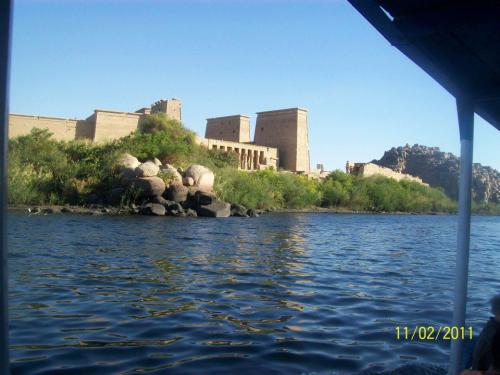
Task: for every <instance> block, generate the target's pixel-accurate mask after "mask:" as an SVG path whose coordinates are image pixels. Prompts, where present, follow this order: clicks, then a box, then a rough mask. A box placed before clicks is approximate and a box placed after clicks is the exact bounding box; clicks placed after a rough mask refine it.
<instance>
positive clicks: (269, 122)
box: [254, 108, 310, 172]
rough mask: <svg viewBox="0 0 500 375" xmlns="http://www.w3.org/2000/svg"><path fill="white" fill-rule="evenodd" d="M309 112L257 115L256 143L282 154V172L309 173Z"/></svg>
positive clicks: (262, 113)
mask: <svg viewBox="0 0 500 375" xmlns="http://www.w3.org/2000/svg"><path fill="white" fill-rule="evenodd" d="M307 126H308V124H307V111H306V110H304V109H300V108H290V109H281V110H277V111H267V112H259V113H257V123H256V125H255V136H254V143H255V144H257V145H264V146H269V147H274V148H277V149H278V150H279V159H280V168H283V169H286V170H289V171H292V172H309V170H310V163H309V141H308V130H307Z"/></svg>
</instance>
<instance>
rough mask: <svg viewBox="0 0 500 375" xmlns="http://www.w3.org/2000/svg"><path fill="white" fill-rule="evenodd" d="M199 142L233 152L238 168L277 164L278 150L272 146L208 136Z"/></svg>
mask: <svg viewBox="0 0 500 375" xmlns="http://www.w3.org/2000/svg"><path fill="white" fill-rule="evenodd" d="M199 142H200V144H201V145H202V146H204V147H207V148H208V149H209V150H221V151H226V152H234V153H235V154H236V155H237V157H238V160H239V169H242V170H262V169H267V168H271V167H272V168H274V169H277V168H278V165H279V160H278V150H277V149H276V148H273V147H267V146H259V145H255V144H253V143H240V142H230V141H222V140H219V139H208V138H204V139H201V140H199Z"/></svg>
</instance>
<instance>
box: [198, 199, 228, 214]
mask: <svg viewBox="0 0 500 375" xmlns="http://www.w3.org/2000/svg"><path fill="white" fill-rule="evenodd" d="M196 213H197V214H198V216H204V217H229V216H230V215H231V205H230V204H229V203H226V202H221V201H216V202H213V203H211V204H208V205H206V206H200V207H198V208H197V209H196Z"/></svg>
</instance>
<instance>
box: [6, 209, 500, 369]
mask: <svg viewBox="0 0 500 375" xmlns="http://www.w3.org/2000/svg"><path fill="white" fill-rule="evenodd" d="M455 229H456V217H455V216H426V215H419V216H413V215H350V214H345V215H341V214H327V213H318V214H311V213H307V214H299V213H297V214H285V213H281V214H268V215H264V216H261V217H259V218H253V219H244V218H228V219H202V218H198V219H190V218H171V217H143V216H141V217H137V216H136V217H133V216H132V217H110V216H101V217H96V216H78V215H46V216H41V215H32V216H28V215H27V214H21V213H12V214H11V215H10V222H9V239H8V240H9V245H10V249H9V252H10V253H9V263H10V265H9V266H10V334H11V361H12V371H13V373H14V374H115V373H120V374H136V373H147V374H150V373H157V374H186V373H203V374H208V373H217V374H220V373H232V374H255V373H257V374H268V373H269V374H274V373H276V374H279V373H284V374H294V373H310V372H315V373H329V374H351V373H357V372H359V371H362V370H366V369H371V370H373V371H382V370H391V369H394V368H397V367H399V366H402V365H404V364H415V363H428V364H433V365H437V366H441V367H445V366H446V364H447V360H448V348H449V342H448V341H446V340H443V339H441V338H440V339H438V340H435V341H432V340H425V341H424V340H413V341H412V340H401V339H400V340H398V339H397V337H396V328H395V327H396V326H400V327H405V326H407V327H409V328H410V329H412V328H413V327H415V326H416V325H422V326H435V327H439V326H443V325H450V324H451V323H450V321H451V310H452V289H453V274H454V251H455V236H456V235H455ZM471 246H472V247H471V259H470V264H471V271H470V272H471V275H470V284H469V296H470V300H469V305H468V318H469V320H468V322H467V323H468V325H471V326H472V327H473V330H474V334H475V335H477V334H478V333H479V330H480V328H481V326H482V324H483V323H484V321H485V320H486V319H487V317H488V299H489V298H490V297H491V296H492V295H493V294H494V293H498V292H499V291H500V267H498V264H499V261H500V251H499V250H500V217H474V218H473V223H472V245H471Z"/></svg>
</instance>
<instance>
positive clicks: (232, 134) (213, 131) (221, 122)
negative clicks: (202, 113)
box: [205, 115, 250, 143]
mask: <svg viewBox="0 0 500 375" xmlns="http://www.w3.org/2000/svg"><path fill="white" fill-rule="evenodd" d="M205 138H210V139H220V140H224V141H231V142H242V143H248V142H250V117H248V116H245V115H234V116H224V117H215V118H209V119H207V127H206V130H205Z"/></svg>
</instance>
